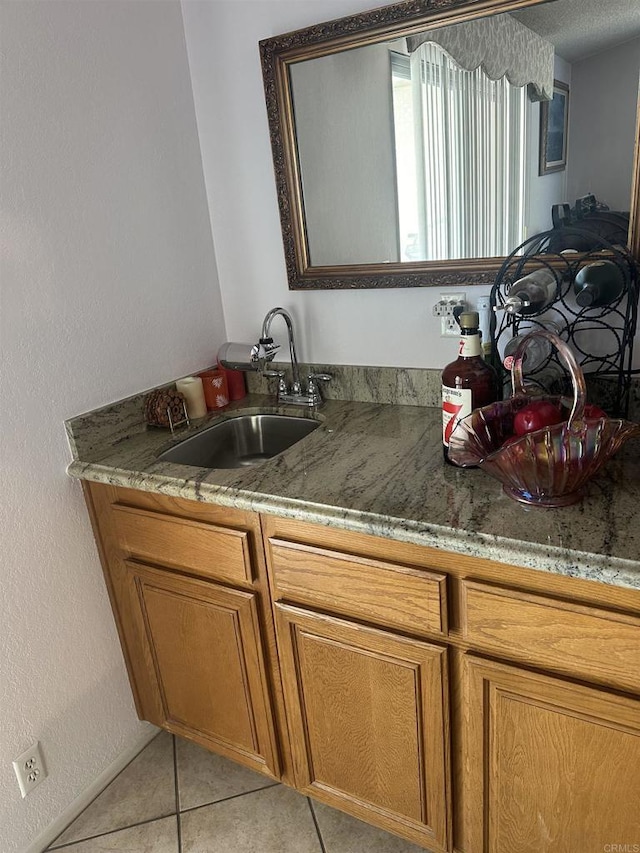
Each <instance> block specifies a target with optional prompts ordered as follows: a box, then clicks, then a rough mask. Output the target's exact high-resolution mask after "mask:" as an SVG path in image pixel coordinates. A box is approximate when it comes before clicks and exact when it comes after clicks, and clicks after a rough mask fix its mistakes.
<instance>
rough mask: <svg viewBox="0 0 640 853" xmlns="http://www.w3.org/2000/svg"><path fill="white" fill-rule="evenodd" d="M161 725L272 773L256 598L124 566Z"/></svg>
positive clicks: (273, 755) (270, 728)
mask: <svg viewBox="0 0 640 853" xmlns="http://www.w3.org/2000/svg"><path fill="white" fill-rule="evenodd" d="M126 567H127V571H128V572H129V573H130V575H131V577H132V578H133V580H134V583H135V586H136V589H137V595H138V601H139V605H140V609H141V614H142V618H143V621H144V631H145V635H146V639H147V642H148V645H149V650H150V658H151V660H152V662H153V663H152V665H153V668H154V671H155V677H156V679H157V683H158V688H159V692H160V700H161V703H162V708H163V712H164V725H165V726H166V728H167V729H169V730H170V731H173V732H175V733H176V734H179V735H183V736H185V737H189V738H191V739H194V740H197V741H198V742H200V743H202V744H203V745H205V746H209V747H211V748H213V749H215V750H216V751H217V752H221V753H223V754H225V755H227V756H229V757H230V758H234V759H236V760H239V761H242V762H243V763H244V764H247V765H248V766H250V767H253V768H254V769H257V770H262V771H265V770H266V771H267V772H269V773H271V774H273V775H277V771H278V767H277V764H276V752H275V742H274V729H273V720H272V715H271V708H270V702H269V696H268V690H267V680H266V675H265V667H264V660H263V655H262V649H261V644H260V631H259V625H258V613H257V608H256V601H255V595H254V594H253V593H250V592H244V591H241V590H234V589H228V588H226V587H222V586H219V585H217V584H214V583H210V582H207V581H200V580H196V579H194V578H186V577H183V576H180V575H176V574H174V573H172V572H168V571H162V570H160V569H154V568H151V567H149V566H142V565H140V564H138V563H133V562H130V561H126Z"/></svg>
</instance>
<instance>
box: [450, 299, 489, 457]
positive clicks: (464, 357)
mask: <svg viewBox="0 0 640 853" xmlns="http://www.w3.org/2000/svg"><path fill="white" fill-rule="evenodd" d="M478 327H479V317H478V313H477V312H476V311H468V312H466V313H464V314H461V315H460V347H459V356H458V358H457V359H456V360H455V361H452V362H451V364H448V365H447V366H446V367H445V369H444V370H443V371H442V450H443V453H444V458H445V461H446V462H448V463H449V464H450V465H453V464H455V463H453V462H451V460H450V459H449V437H450V435H451V433H452V432H453V429H454V427H455V425H456V424H457V423H458V421H459V420H462V418H465V417H466V416H467V415H470V414H471V412H472V411H473V409H477V408H480V407H481V406H488V405H489V403H495V401H496V400H499V399H500V381H499V379H498V374H497V373H496V371H495V370H494V369H493V367H491V365H489V364H487V362H486V361H485V360H484V359H483V358H482V346H481V343H480V332H479V328H478Z"/></svg>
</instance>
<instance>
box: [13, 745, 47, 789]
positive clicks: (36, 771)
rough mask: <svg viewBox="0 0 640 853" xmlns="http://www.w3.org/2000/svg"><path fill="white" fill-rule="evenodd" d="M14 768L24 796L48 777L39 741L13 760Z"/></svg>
mask: <svg viewBox="0 0 640 853" xmlns="http://www.w3.org/2000/svg"><path fill="white" fill-rule="evenodd" d="M13 769H14V770H15V773H16V776H17V777H18V785H20V791H21V793H22V797H23V798H24V797H26V796H27V794H30V793H31V791H33V789H34V788H37V786H38V785H39V784H40V782H42V781H43V780H44V779H46V778H47V771H46V769H45V766H44V761H43V760H42V751H41V749H40V743H39V742H38V741H36V743H34V744H33V745H32V746H30V747H29V749H27V750H26V751H25V752H23V753H22V755H19V756H18V758H16V760H15V761H14V762H13Z"/></svg>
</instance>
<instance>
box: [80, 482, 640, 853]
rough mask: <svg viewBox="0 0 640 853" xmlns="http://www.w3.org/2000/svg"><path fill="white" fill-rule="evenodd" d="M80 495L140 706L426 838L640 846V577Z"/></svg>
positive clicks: (419, 839)
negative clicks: (638, 583)
mask: <svg viewBox="0 0 640 853" xmlns="http://www.w3.org/2000/svg"><path fill="white" fill-rule="evenodd" d="M86 493H87V501H88V505H89V510H90V513H91V515H92V520H93V524H94V529H95V532H96V538H97V541H98V545H99V548H100V552H101V558H102V562H103V566H104V570H105V578H106V581H107V586H108V589H109V594H110V596H111V602H112V606H113V610H114V614H115V618H116V623H117V625H118V630H119V632H120V638H121V642H122V647H123V652H124V656H125V660H126V662H127V667H128V670H129V676H130V680H131V685H132V690H133V693H134V697H135V700H136V705H137V708H138V713H139V714H140V716H141V717H142V718H143V719H147V720H150V721H151V722H153V723H156V724H157V725H159V726H163V727H164V728H166V729H168V730H169V731H173V732H175V733H176V734H178V735H182V736H185V737H189V738H191V739H193V740H195V741H197V742H198V743H200V744H202V745H203V746H205V747H207V748H209V749H212V750H214V751H217V752H220V753H221V754H223V755H226V756H228V757H230V758H233V759H235V760H237V761H240V762H242V763H243V764H246V765H247V766H249V767H253V768H254V769H256V770H259V771H261V772H263V773H266V774H268V775H270V776H272V777H274V778H280V779H282V781H284V782H286V783H288V784H290V785H292V786H294V787H296V788H297V789H298V790H299V791H301V792H303V793H305V794H309V795H310V796H313V797H316V798H317V799H319V800H322V801H323V802H326V803H328V804H329V805H333V806H336V807H338V808H340V809H342V810H344V811H346V812H349V813H350V814H352V815H355V816H356V817H359V818H361V819H362V820H365V821H368V822H369V823H372V824H375V825H377V826H379V827H382V828H383V829H387V830H389V831H392V832H395V833H396V834H398V835H400V836H402V837H404V838H406V839H408V840H410V841H413V842H414V843H416V844H418V845H420V846H422V847H424V848H425V849H427V850H431V851H436V853H445V851H446V853H606V851H607V850H611V851H614V850H615V849H616V847H615V846H614V845H618V848H619V849H624V847H621V846H620V845H625V844H626V845H631V847H630V849H634V848H633V845H640V591H638V590H630V589H623V588H618V587H612V586H605V585H603V584H597V583H593V582H590V581H586V580H581V579H576V578H564V577H560V576H558V575H552V574H546V573H544V572H541V571H536V570H532V569H521V568H516V567H513V566H505V565H501V564H498V563H494V562H491V561H489V560H484V559H480V558H470V557H465V556H462V555H459V554H452V553H447V552H444V551H440V550H437V549H433V548H429V547H426V546H422V545H413V544H409V543H403V542H396V541H394V540H392V539H381V538H375V537H372V536H368V535H365V534H359V533H352V532H347V531H341V530H338V529H336V528H332V527H323V526H321V525H313V524H308V523H305V522H300V521H295V520H291V519H289V520H287V519H279V518H276V517H271V516H260V517H259V516H258V515H256V514H255V513H250V512H243V511H240V510H236V509H227V508H223V507H218V506H215V505H212V504H205V503H199V502H195V501H187V500H180V499H177V498H166V497H161V496H158V495H155V494H151V493H145V492H138V491H135V490H129V489H120V488H114V487H111V486H98V485H90V486H86Z"/></svg>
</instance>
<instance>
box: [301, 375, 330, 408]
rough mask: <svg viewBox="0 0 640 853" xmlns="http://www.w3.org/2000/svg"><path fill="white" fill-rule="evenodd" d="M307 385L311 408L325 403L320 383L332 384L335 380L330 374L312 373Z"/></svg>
mask: <svg viewBox="0 0 640 853" xmlns="http://www.w3.org/2000/svg"><path fill="white" fill-rule="evenodd" d="M307 378H308V383H309V384H308V385H307V396H308V398H309V405H310V406H319V405H320V404H321V403H322V402H323V397H322V392H321V390H320V385H319V384H318V383H319V382H330V381H331V379H332V378H333V377H332V376H331V374H330V373H310V374H309V376H308V377H307Z"/></svg>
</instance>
